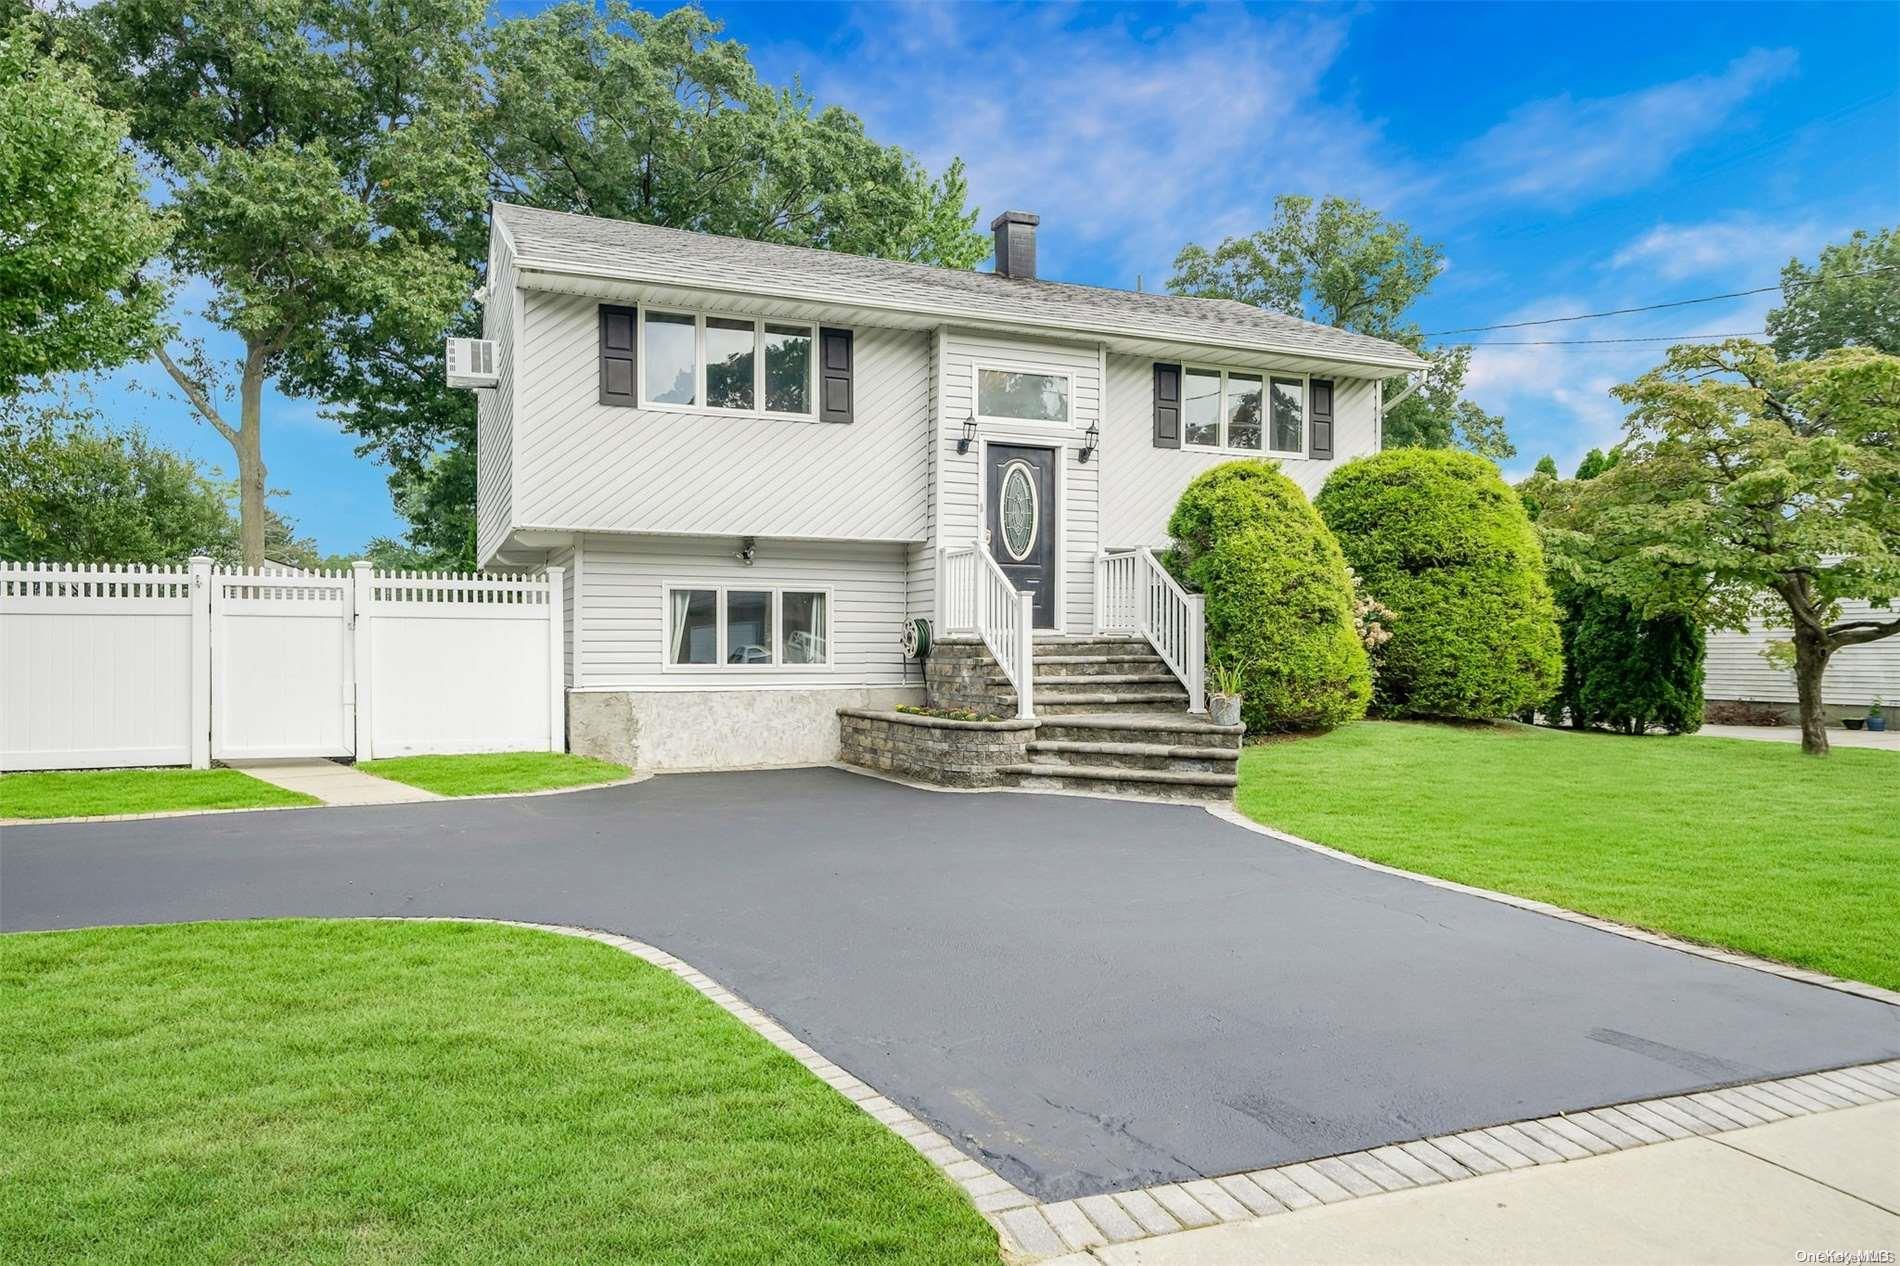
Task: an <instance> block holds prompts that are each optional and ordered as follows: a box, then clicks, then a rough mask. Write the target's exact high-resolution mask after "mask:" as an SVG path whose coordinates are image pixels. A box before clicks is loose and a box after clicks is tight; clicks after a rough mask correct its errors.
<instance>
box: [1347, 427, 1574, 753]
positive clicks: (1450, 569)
mask: <svg viewBox="0 0 1900 1266" xmlns="http://www.w3.org/2000/svg"><path fill="white" fill-rule="evenodd" d="M1316 504H1317V506H1318V509H1319V513H1320V516H1321V517H1322V518H1323V519H1324V520H1325V522H1326V525H1327V526H1328V527H1329V528H1331V529H1332V531H1333V534H1334V535H1335V536H1336V537H1337V538H1338V540H1339V546H1340V548H1341V549H1342V550H1343V551H1344V552H1345V556H1346V560H1347V561H1348V562H1349V563H1351V564H1352V567H1353V570H1354V571H1355V572H1356V573H1358V575H1359V576H1360V577H1361V579H1363V580H1364V582H1365V587H1366V591H1367V592H1368V593H1370V594H1371V595H1372V596H1373V597H1375V598H1377V599H1378V600H1379V601H1380V602H1382V603H1384V604H1385V605H1386V606H1388V607H1390V608H1391V609H1392V611H1393V612H1394V613H1396V617H1397V618H1396V620H1395V621H1394V623H1393V625H1392V638H1391V640H1390V642H1389V643H1387V645H1386V646H1385V648H1384V661H1383V664H1382V667H1381V671H1380V675H1379V680H1378V688H1377V697H1376V705H1377V707H1378V709H1379V711H1380V712H1382V713H1383V714H1385V715H1388V716H1442V717H1470V718H1491V717H1503V716H1509V715H1511V714H1513V713H1515V712H1517V711H1518V710H1520V709H1522V708H1525V707H1528V706H1530V705H1532V704H1535V703H1539V702H1541V701H1543V700H1544V699H1546V698H1548V697H1549V696H1550V694H1551V692H1552V691H1553V690H1554V689H1555V688H1556V686H1557V682H1558V678H1559V674H1560V673H1561V671H1562V660H1561V653H1560V650H1559V638H1558V632H1557V622H1556V609H1555V606H1554V604H1553V602H1552V599H1551V594H1550V588H1549V586H1548V585H1547V584H1546V583H1545V580H1544V560H1543V554H1542V551H1541V550H1540V549H1539V547H1538V542H1537V535H1536V533H1535V531H1534V530H1533V529H1532V527H1531V524H1530V520H1529V518H1528V517H1527V516H1526V514H1525V512H1524V508H1523V506H1522V505H1521V504H1520V503H1519V501H1518V499H1517V496H1516V494H1514V493H1513V492H1512V491H1511V490H1510V489H1509V488H1508V487H1506V486H1505V484H1504V481H1503V479H1501V478H1500V477H1499V475H1498V472H1497V468H1496V467H1495V466H1493V465H1492V464H1491V463H1490V462H1488V461H1486V460H1485V459H1484V458H1482V457H1479V456H1477V455H1475V454H1472V453H1458V452H1447V451H1442V450H1437V451H1435V450H1426V449H1391V450H1388V451H1386V452H1383V453H1379V454H1376V455H1374V456H1371V457H1362V458H1358V459H1356V460H1354V461H1350V462H1347V463H1346V464H1345V465H1343V466H1341V467H1340V468H1339V469H1338V470H1336V471H1334V472H1333V475H1332V477H1331V478H1329V479H1328V480H1327V481H1326V486H1325V487H1324V488H1323V489H1321V490H1320V494H1319V498H1318V500H1317V502H1316Z"/></svg>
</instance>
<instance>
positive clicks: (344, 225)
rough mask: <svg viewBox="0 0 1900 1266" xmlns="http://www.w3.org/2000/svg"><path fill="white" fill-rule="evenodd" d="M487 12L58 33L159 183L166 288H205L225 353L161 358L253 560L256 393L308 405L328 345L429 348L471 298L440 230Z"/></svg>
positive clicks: (150, 1)
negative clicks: (196, 425)
mask: <svg viewBox="0 0 1900 1266" xmlns="http://www.w3.org/2000/svg"><path fill="white" fill-rule="evenodd" d="M483 17H484V8H483V5H482V4H481V3H480V0H103V3H100V4H98V5H97V6H95V7H92V8H90V9H84V10H80V11H77V12H75V13H74V14H72V15H71V16H70V18H69V19H68V22H67V25H68V27H69V37H70V38H71V39H72V41H73V42H74V44H75V46H76V47H78V48H80V49H81V50H82V51H83V53H84V55H85V57H86V59H87V60H88V61H89V62H90V64H91V65H92V67H93V68H94V70H95V73H96V74H97V76H98V79H99V83H100V91H101V96H102V99H103V100H104V102H105V103H106V104H107V105H109V106H111V107H113V108H115V109H118V110H120V111H122V112H124V114H125V115H126V117H127V119H128V120H129V123H130V133H131V137H132V139H133V141H134V142H135V143H136V144H137V145H138V147H139V149H140V151H141V152H142V154H143V155H144V156H145V158H146V159H147V160H148V161H149V163H150V165H151V170H152V171H153V172H154V173H155V174H156V176H157V177H158V178H159V180H160V181H161V182H162V184H163V187H164V197H165V199H166V202H167V205H168V209H169V210H170V211H171V213H172V215H173V217H174V219H175V222H176V224H177V233H176V235H175V237H174V238H173V240H172V243H171V245H170V247H169V250H168V252H167V253H168V258H169V261H170V264H171V267H172V269H173V271H174V273H175V275H178V276H181V277H191V278H196V279H201V280H202V281H203V282H204V283H207V284H208V285H209V287H210V298H209V300H208V301H207V302H206V304H205V307H204V312H203V315H204V317H205V318H206V319H207V320H208V321H209V322H210V324H211V325H212V326H213V327H215V328H216V330H217V331H218V332H219V334H220V336H221V337H220V338H218V339H213V340H197V341H186V342H173V343H170V344H160V345H159V346H158V347H157V349H156V354H157V357H158V359H159V361H160V363H161V364H162V365H163V366H164V368H165V370H166V372H167V373H168V374H169V375H170V376H171V378H172V379H173V381H174V382H175V383H176V384H177V386H178V388H179V390H180V391H181V392H182V393H183V394H184V396H185V398H186V399H187V400H189V401H190V403H191V405H192V407H193V408H194V409H195V410H196V412H197V414H198V415H199V417H200V418H202V419H203V421H205V422H206V423H207V424H209V425H210V426H211V427H212V428H213V429H215V430H216V431H217V432H218V434H219V435H221V436H222V437H223V438H224V439H225V440H226V441H227V442H228V443H229V444H230V445H231V447H232V450H233V452H234V454H235V456H236V459H237V463H236V464H237V476H238V500H239V510H240V516H241V519H242V523H243V529H242V547H243V557H244V559H245V561H246V562H247V563H249V564H252V565H256V564H257V563H259V562H261V561H262V560H263V557H264V550H265V533H266V525H267V518H266V509H267V507H266V495H267V484H266V478H267V472H266V465H265V461H264V445H263V430H264V388H265V385H266V384H267V383H269V382H270V381H272V380H273V379H276V380H277V381H278V382H279V385H280V386H281V387H283V388H284V389H285V390H288V391H291V392H293V393H296V392H310V391H313V390H316V389H317V388H318V386H319V385H320V384H321V375H320V374H319V373H318V372H316V370H317V367H320V366H323V365H325V364H327V363H329V362H330V360H331V358H332V357H333V356H334V355H335V354H336V349H337V348H339V347H352V348H354V347H360V346H366V345H374V343H375V342H395V341H401V340H408V341H412V342H414V343H417V344H420V343H422V342H425V341H433V340H434V339H436V338H438V337H439V336H440V334H441V332H442V331H443V329H444V328H445V327H446V326H447V325H448V323H449V322H450V320H451V319H452V318H453V317H454V314H455V313H456V312H457V311H458V310H459V309H461V307H462V305H463V304H464V302H465V301H466V298H467V292H468V287H469V282H470V276H469V270H468V267H467V262H466V259H465V258H464V256H463V254H462V253H461V252H458V251H457V250H455V249H453V248H452V247H451V246H450V245H449V244H448V243H447V242H446V241H445V240H444V234H443V230H444V226H445V225H449V226H452V225H455V224H457V223H459V222H463V221H467V220H471V219H472V218H473V217H474V216H475V215H476V214H477V212H478V211H479V207H480V204H481V199H482V191H483V179H482V177H483V166H482V161H481V157H480V154H479V151H478V149H477V148H476V146H475V144H474V141H473V137H472V134H471V132H470V127H469V114H470V109H471V105H472V102H473V100H474V94H475V92H476V90H477V78H478V75H477V67H476V60H477V47H476V38H477V36H478V35H479V33H480V32H481V30H482V29H483V27H482V23H483ZM225 345H234V347H235V350H234V351H233V352H231V353H228V354H225V353H223V352H222V347H223V346H225ZM331 399H335V397H331Z"/></svg>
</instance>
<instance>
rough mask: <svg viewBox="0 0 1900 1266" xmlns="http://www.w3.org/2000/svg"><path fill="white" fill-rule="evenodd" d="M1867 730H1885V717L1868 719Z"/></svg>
mask: <svg viewBox="0 0 1900 1266" xmlns="http://www.w3.org/2000/svg"><path fill="white" fill-rule="evenodd" d="M1867 728H1868V729H1870V730H1884V729H1886V728H1887V718H1886V717H1868V718H1867Z"/></svg>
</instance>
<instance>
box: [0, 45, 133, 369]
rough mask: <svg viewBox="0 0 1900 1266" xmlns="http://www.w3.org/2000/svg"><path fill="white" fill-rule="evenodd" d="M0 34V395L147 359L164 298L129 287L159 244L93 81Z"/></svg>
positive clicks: (115, 124)
mask: <svg viewBox="0 0 1900 1266" xmlns="http://www.w3.org/2000/svg"><path fill="white" fill-rule="evenodd" d="M40 28H41V23H40V22H38V21H37V20H35V19H32V18H28V19H27V20H25V21H21V22H18V23H16V24H14V25H12V26H11V27H10V28H8V27H5V26H0V395H10V394H12V393H14V392H17V391H19V390H20V389H21V386H22V384H23V383H29V382H31V381H33V380H35V379H38V378H42V377H45V376H46V375H49V374H54V373H62V372H67V371H72V370H88V369H100V368H109V367H111V366H114V365H118V364H122V363H123V362H125V361H128V360H132V359H135V358H137V357H139V356H140V355H142V354H144V352H145V350H146V348H147V347H148V345H149V344H150V342H151V339H152V338H153V336H154V332H155V319H156V317H157V314H158V310H159V306H160V304H161V302H162V300H163V298H164V296H163V293H162V291H161V290H160V289H159V288H158V287H156V286H144V287H140V286H138V285H137V284H136V278H137V275H138V271H139V269H140V268H141V267H142V266H143V265H144V264H145V263H146V262H147V261H148V260H150V259H151V258H152V256H153V255H155V254H157V253H158V251H159V250H160V248H162V247H163V246H164V244H165V237H166V228H165V224H164V221H163V220H162V219H161V218H160V217H159V216H157V215H155V214H154V213H153V212H152V210H151V209H150V208H149V207H147V206H146V204H145V199H144V195H143V193H142V192H141V182H140V180H139V173H138V168H137V166H136V164H135V163H134V162H133V160H132V156H131V155H130V154H128V153H126V152H125V148H124V143H125V124H124V122H123V121H122V120H121V119H120V118H119V117H118V116H116V115H114V114H112V113H111V112H110V111H107V110H103V109H101V108H100V106H99V104H98V102H97V101H96V100H95V99H94V95H93V87H92V80H91V77H90V76H88V75H87V74H86V73H85V72H84V71H83V70H81V69H78V68H75V67H70V66H64V65H61V64H60V63H59V62H58V61H56V60H54V59H53V58H51V57H48V56H46V55H44V54H42V53H41V52H40V51H39V49H38V48H37V47H36V42H37V41H36V36H37V34H38V33H39V31H40Z"/></svg>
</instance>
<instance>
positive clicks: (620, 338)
mask: <svg viewBox="0 0 1900 1266" xmlns="http://www.w3.org/2000/svg"><path fill="white" fill-rule="evenodd" d="M638 328H639V323H638V322H637V321H636V320H635V319H634V310H633V309H632V308H616V307H613V306H611V305H609V304H605V303H603V304H601V305H600V402H601V403H602V404H617V405H627V406H632V405H634V404H636V403H638V399H637V397H636V395H635V393H634V389H633V384H634V377H633V371H634V360H635V357H636V355H637V353H636V352H635V350H634V336H635V333H636V331H637V330H638Z"/></svg>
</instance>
